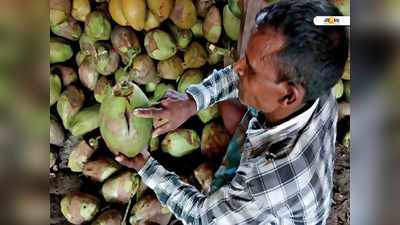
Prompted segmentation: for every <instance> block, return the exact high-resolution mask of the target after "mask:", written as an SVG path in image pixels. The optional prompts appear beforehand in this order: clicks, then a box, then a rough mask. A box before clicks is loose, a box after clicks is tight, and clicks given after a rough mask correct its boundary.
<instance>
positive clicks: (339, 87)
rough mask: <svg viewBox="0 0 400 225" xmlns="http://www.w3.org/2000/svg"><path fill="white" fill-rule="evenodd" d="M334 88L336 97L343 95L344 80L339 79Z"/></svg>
mask: <svg viewBox="0 0 400 225" xmlns="http://www.w3.org/2000/svg"><path fill="white" fill-rule="evenodd" d="M333 89H334V90H335V94H336V99H338V98H340V97H342V95H343V82H342V80H339V81H338V82H337V83H336V84H335V86H334V87H333Z"/></svg>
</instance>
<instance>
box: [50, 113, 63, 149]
mask: <svg viewBox="0 0 400 225" xmlns="http://www.w3.org/2000/svg"><path fill="white" fill-rule="evenodd" d="M64 140H65V135H64V129H63V127H62V126H61V124H60V123H59V122H58V121H57V119H56V118H55V117H54V116H53V115H50V144H52V145H56V146H60V147H61V146H62V145H63V143H64Z"/></svg>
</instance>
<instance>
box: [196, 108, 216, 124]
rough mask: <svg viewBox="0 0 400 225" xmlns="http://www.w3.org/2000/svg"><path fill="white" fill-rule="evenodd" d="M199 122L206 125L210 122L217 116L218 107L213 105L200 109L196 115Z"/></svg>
mask: <svg viewBox="0 0 400 225" xmlns="http://www.w3.org/2000/svg"><path fill="white" fill-rule="evenodd" d="M197 116H198V117H199V119H200V120H201V122H203V123H204V124H205V123H208V122H209V121H210V120H212V119H214V118H217V117H218V116H219V111H218V105H217V104H214V105H212V106H210V107H208V108H205V109H202V110H200V111H199V112H198V113H197Z"/></svg>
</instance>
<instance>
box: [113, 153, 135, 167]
mask: <svg viewBox="0 0 400 225" xmlns="http://www.w3.org/2000/svg"><path fill="white" fill-rule="evenodd" d="M115 160H116V161H117V162H119V163H120V164H121V165H123V166H126V167H130V166H131V162H130V159H129V158H128V157H126V156H124V155H122V154H120V155H118V156H116V157H115Z"/></svg>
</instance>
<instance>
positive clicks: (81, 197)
mask: <svg viewBox="0 0 400 225" xmlns="http://www.w3.org/2000/svg"><path fill="white" fill-rule="evenodd" d="M60 206H61V213H62V214H63V215H64V217H65V218H66V219H67V220H68V222H70V223H73V224H82V223H85V222H89V221H91V220H92V219H93V218H94V217H95V215H96V214H97V212H98V211H99V209H100V200H99V199H98V198H97V197H95V196H93V195H90V194H86V193H82V192H74V193H69V194H67V195H65V196H64V197H63V198H62V200H61V203H60Z"/></svg>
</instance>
